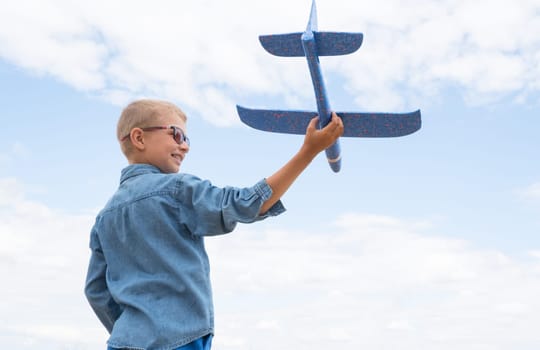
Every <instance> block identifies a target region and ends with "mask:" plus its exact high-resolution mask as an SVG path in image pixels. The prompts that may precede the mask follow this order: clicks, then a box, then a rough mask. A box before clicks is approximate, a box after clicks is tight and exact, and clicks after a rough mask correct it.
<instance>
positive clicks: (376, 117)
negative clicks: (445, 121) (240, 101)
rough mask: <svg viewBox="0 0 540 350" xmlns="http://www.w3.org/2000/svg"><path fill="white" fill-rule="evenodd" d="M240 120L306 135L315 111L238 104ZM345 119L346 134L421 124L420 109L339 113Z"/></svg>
mask: <svg viewBox="0 0 540 350" xmlns="http://www.w3.org/2000/svg"><path fill="white" fill-rule="evenodd" d="M236 108H237V110H238V114H239V115H240V119H241V120H242V122H244V123H245V124H247V125H249V126H251V127H252V128H254V129H257V130H262V131H270V132H277V133H283V134H297V135H304V134H305V133H306V128H307V126H308V124H309V122H310V120H311V119H312V118H314V117H315V116H317V112H313V111H290V110H266V109H249V108H245V107H241V106H236ZM336 114H337V115H338V116H340V117H341V119H342V120H343V126H344V128H345V130H344V133H343V136H344V137H398V136H405V135H409V134H412V133H413V132H415V131H417V130H418V129H420V127H421V117H420V111H419V110H418V111H415V112H411V113H354V112H336Z"/></svg>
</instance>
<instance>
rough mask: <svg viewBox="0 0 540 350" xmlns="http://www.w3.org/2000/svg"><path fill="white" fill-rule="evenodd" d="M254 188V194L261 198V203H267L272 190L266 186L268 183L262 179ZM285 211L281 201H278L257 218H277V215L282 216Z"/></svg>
mask: <svg viewBox="0 0 540 350" xmlns="http://www.w3.org/2000/svg"><path fill="white" fill-rule="evenodd" d="M254 188H255V192H256V193H257V194H258V195H259V196H261V199H262V200H263V202H265V201H267V200H268V199H270V197H271V196H272V188H271V187H270V185H268V183H267V182H266V179H262V180H261V181H259V182H257V183H256V184H255V186H254ZM286 210H287V209H285V207H284V206H283V203H282V202H281V200H278V201H277V202H276V203H275V204H274V205H273V206H272V207H270V209H268V211H267V212H266V213H264V214H262V215H260V216H259V218H266V217H269V216H277V215H279V214H282V213H283V212H285V211H286Z"/></svg>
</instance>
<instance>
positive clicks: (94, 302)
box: [84, 230, 122, 334]
mask: <svg viewBox="0 0 540 350" xmlns="http://www.w3.org/2000/svg"><path fill="white" fill-rule="evenodd" d="M90 249H91V251H92V255H91V257H90V263H89V266H88V273H87V276H86V285H85V289H84V292H85V294H86V298H87V299H88V302H89V303H90V306H91V307H92V309H93V310H94V312H95V314H96V315H97V317H98V318H99V320H100V321H101V323H103V325H104V326H105V328H106V329H107V331H108V332H109V334H110V333H111V332H112V329H113V325H114V322H115V321H116V320H117V319H118V317H120V314H121V313H122V308H121V306H120V305H119V304H117V303H116V302H115V301H114V299H113V297H112V295H111V294H110V292H109V289H108V288H107V282H106V271H107V263H106V262H105V257H104V255H103V251H102V250H101V244H100V242H99V238H98V236H97V234H96V232H95V231H93V230H92V233H91V235H90Z"/></svg>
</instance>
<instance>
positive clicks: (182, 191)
mask: <svg viewBox="0 0 540 350" xmlns="http://www.w3.org/2000/svg"><path fill="white" fill-rule="evenodd" d="M271 194H272V190H271V188H270V186H268V184H267V183H266V181H265V180H261V181H260V182H258V183H257V184H255V186H253V187H248V188H233V187H225V188H218V187H215V186H213V185H212V184H211V183H210V182H208V181H203V180H201V179H199V178H197V177H195V176H192V175H187V174H164V173H161V172H160V170H159V169H158V168H156V167H154V166H152V165H148V164H134V165H130V166H128V167H126V168H124V169H123V170H122V175H121V179H120V187H119V188H118V190H117V192H116V193H115V194H114V195H113V197H112V198H111V199H110V200H109V202H108V203H107V204H106V206H105V208H104V209H103V210H102V211H101V212H100V213H99V214H98V216H97V218H96V222H95V224H94V226H93V228H92V231H91V235H90V249H91V252H92V255H91V258H90V264H89V267H88V274H87V279H86V287H85V294H86V297H87V299H88V301H89V303H90V305H91V306H92V308H93V310H94V312H95V313H96V315H97V316H98V318H99V319H100V321H101V322H102V323H103V325H104V326H105V327H106V328H107V330H108V331H109V333H110V334H111V336H110V338H109V341H108V344H109V346H111V347H114V348H128V349H147V350H170V349H174V348H177V347H180V346H182V345H185V344H188V343H190V342H192V341H193V340H195V339H197V338H200V337H202V336H205V335H207V334H213V332H214V309H213V303H212V290H211V286H210V276H209V269H210V267H209V261H208V256H207V254H206V251H205V248H204V239H203V238H204V236H211V235H220V234H225V233H228V232H231V231H232V230H233V229H234V228H235V226H236V224H237V223H238V222H242V223H251V222H255V221H258V220H262V219H264V218H266V217H268V216H274V215H278V214H281V213H282V212H283V211H284V210H285V209H284V208H283V205H282V203H281V202H280V201H279V202H277V203H276V204H275V205H274V206H273V207H272V208H271V209H270V210H269V211H268V212H267V213H265V214H264V215H259V211H260V208H261V206H262V204H263V202H264V201H266V200H267V199H268V198H269V197H270V195H271Z"/></svg>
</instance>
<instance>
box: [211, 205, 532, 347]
mask: <svg viewBox="0 0 540 350" xmlns="http://www.w3.org/2000/svg"><path fill="white" fill-rule="evenodd" d="M277 220H279V219H277ZM252 227H253V226H249V227H242V228H241V229H240V232H237V233H236V234H233V235H232V236H228V237H223V238H218V239H212V240H209V241H208V242H209V243H208V247H209V251H210V256H211V258H212V266H213V278H214V281H215V283H214V289H215V294H216V296H215V298H216V304H217V305H216V307H217V310H218V315H217V322H218V325H217V327H218V336H217V337H216V340H215V342H216V348H218V349H249V348H257V349H271V348H284V349H285V348H298V349H327V348H330V347H332V348H335V347H345V348H353V349H360V348H370V349H395V348H399V349H418V348H436V349H458V348H459V349H480V348H481V349H484V348H486V349H489V348H491V349H495V348H501V349H510V348H521V349H528V348H530V349H532V348H534V347H535V346H536V345H537V344H538V342H539V341H540V337H539V336H538V335H536V331H535V328H534V325H535V324H537V323H538V322H539V321H540V319H539V316H538V315H539V313H538V312H539V311H540V302H538V300H537V294H538V292H539V291H540V269H539V268H540V261H538V260H534V261H532V262H523V261H519V260H517V259H515V258H512V257H510V256H507V255H505V254H503V253H501V252H499V251H492V250H483V249H480V248H475V247H473V246H471V245H470V244H469V243H468V242H466V241H463V240H456V239H450V238H446V237H442V236H438V235H434V234H433V233H430V232H429V231H428V228H426V227H425V226H424V225H423V224H416V223H412V222H406V221H402V220H399V219H396V218H391V217H385V216H376V215H366V214H351V215H344V216H343V217H341V218H340V219H339V220H338V221H337V224H336V225H334V226H330V227H326V228H321V229H320V231H318V232H313V231H310V232H302V231H297V232H288V231H273V230H271V231H265V232H260V230H257V229H256V228H254V227H253V228H252ZM429 230H432V229H429ZM531 254H533V253H531ZM531 256H533V255H531ZM222 335H223V338H222V337H221V336H222Z"/></svg>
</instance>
